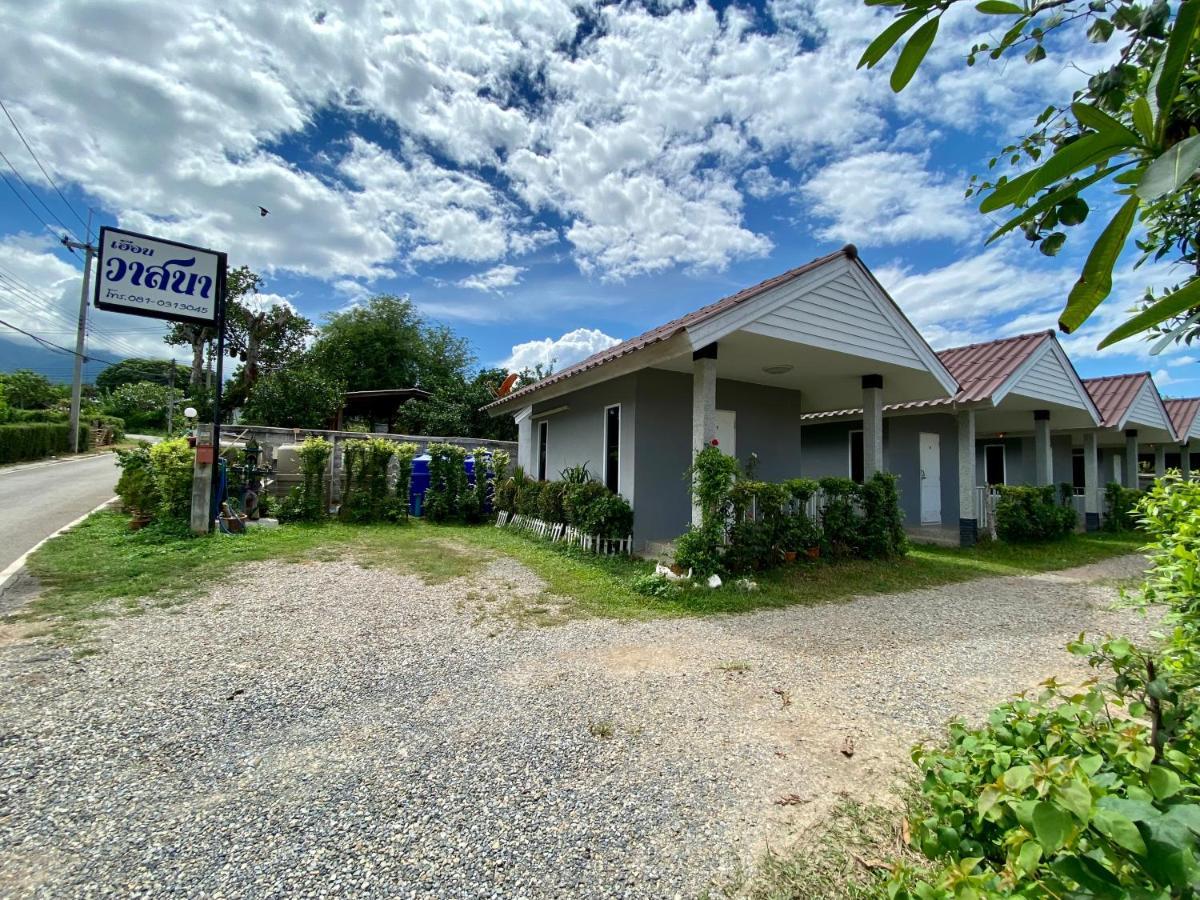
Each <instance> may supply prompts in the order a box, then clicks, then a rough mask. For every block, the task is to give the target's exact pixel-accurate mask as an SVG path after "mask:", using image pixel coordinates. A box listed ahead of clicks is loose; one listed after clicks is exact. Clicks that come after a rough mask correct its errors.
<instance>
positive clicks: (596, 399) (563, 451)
mask: <svg viewBox="0 0 1200 900" xmlns="http://www.w3.org/2000/svg"><path fill="white" fill-rule="evenodd" d="M636 379H637V375H625V376H623V377H621V378H614V379H613V380H611V381H606V382H603V383H602V384H597V385H594V386H592V387H587V388H583V389H582V390H578V391H574V392H573V393H570V394H567V395H566V396H564V397H555V398H553V399H551V400H546V401H543V402H542V403H537V404H534V407H533V416H532V427H531V431H530V443H531V449H530V453H529V462H528V464H527V466H526V470H525V471H526V472H527V474H529V476H530V477H537V459H538V428H539V425H540V423H541V422H546V423H547V425H548V428H549V430H548V432H547V435H546V478H547V480H550V481H555V480H557V479H558V475H559V473H560V472H561V471H562V470H563V469H565V468H567V467H568V466H575V465H582V464H583V463H587V466H588V471H590V472H591V473H592V474H593V475H594V476H595V477H596V478H601V479H602V478H603V477H604V410H605V409H606V408H607V407H609V406H611V405H613V404H617V403H619V404H620V405H621V471H620V480H619V488H620V489H619V493H620V494H621V495H622V496H623V497H624V498H625V499H626V500H628V501H629V502H630V503H633V502H634V499H635V498H634V464H635V459H636V453H637V450H636V447H637V442H636V440H635V434H636V427H635V426H636V421H637V402H636V387H637V381H636ZM561 406H566V407H567V409H565V410H563V411H561V412H556V413H552V414H551V415H549V416H542V417H540V418H539V413H543V412H546V411H548V410H552V409H556V408H558V407H561ZM689 410H690V407H689ZM689 415H690V412H689ZM635 520H636V516H635Z"/></svg>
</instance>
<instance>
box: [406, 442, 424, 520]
mask: <svg viewBox="0 0 1200 900" xmlns="http://www.w3.org/2000/svg"><path fill="white" fill-rule="evenodd" d="M428 489H429V454H428V453H422V454H421V455H420V456H417V457H414V459H413V461H412V481H410V482H409V486H408V511H409V512H410V513H411V514H412V515H414V516H419V515H421V507H422V506H424V504H425V491H426V490H428Z"/></svg>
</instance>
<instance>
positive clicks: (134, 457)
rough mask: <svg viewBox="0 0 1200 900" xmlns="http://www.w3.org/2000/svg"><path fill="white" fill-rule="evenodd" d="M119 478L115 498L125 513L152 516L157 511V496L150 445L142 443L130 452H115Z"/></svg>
mask: <svg viewBox="0 0 1200 900" xmlns="http://www.w3.org/2000/svg"><path fill="white" fill-rule="evenodd" d="M117 465H118V466H120V467H121V477H120V478H118V479H117V496H119V497H120V498H121V506H123V507H124V508H125V511H126V512H129V513H132V514H134V515H143V516H153V515H154V514H155V512H157V511H158V506H159V496H158V490H157V489H156V488H155V486H154V476H153V473H152V471H151V464H150V445H149V444H147V443H145V442H142V443H140V444H138V446H136V447H134V448H133V449H132V450H118V451H117Z"/></svg>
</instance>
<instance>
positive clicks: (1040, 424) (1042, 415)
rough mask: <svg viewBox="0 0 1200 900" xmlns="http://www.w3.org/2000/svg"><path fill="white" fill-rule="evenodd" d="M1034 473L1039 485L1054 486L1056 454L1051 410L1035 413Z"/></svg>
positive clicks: (1036, 410) (1039, 410)
mask: <svg viewBox="0 0 1200 900" xmlns="http://www.w3.org/2000/svg"><path fill="white" fill-rule="evenodd" d="M1033 463H1034V466H1033V471H1034V479H1035V481H1036V483H1037V484H1038V485H1046V484H1054V452H1053V450H1052V449H1051V446H1050V410H1048V409H1035V410H1034V411H1033Z"/></svg>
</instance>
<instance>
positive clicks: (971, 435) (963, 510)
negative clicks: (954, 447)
mask: <svg viewBox="0 0 1200 900" xmlns="http://www.w3.org/2000/svg"><path fill="white" fill-rule="evenodd" d="M975 495H976V491H975V410H973V409H964V410H962V411H961V412H960V413H959V414H958V542H959V544H960V545H962V546H963V547H974V546H975V544H976V542H977V541H978V540H979V511H978V510H977V509H976V508H975Z"/></svg>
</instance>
